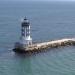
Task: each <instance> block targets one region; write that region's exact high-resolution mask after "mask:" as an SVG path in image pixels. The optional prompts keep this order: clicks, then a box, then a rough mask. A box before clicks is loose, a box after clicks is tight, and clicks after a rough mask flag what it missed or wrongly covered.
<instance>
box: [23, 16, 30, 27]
mask: <svg viewBox="0 0 75 75" xmlns="http://www.w3.org/2000/svg"><path fill="white" fill-rule="evenodd" d="M22 25H23V26H28V25H29V21H28V19H27V18H26V17H25V18H24V19H23V21H22Z"/></svg>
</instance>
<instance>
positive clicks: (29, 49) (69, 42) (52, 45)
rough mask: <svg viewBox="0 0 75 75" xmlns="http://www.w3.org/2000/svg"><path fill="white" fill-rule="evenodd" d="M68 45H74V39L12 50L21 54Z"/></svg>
mask: <svg viewBox="0 0 75 75" xmlns="http://www.w3.org/2000/svg"><path fill="white" fill-rule="evenodd" d="M68 45H75V38H71V39H61V40H54V41H49V42H44V43H36V44H32V45H30V46H27V47H25V48H21V47H20V46H18V47H17V48H14V49H13V50H14V51H15V52H23V53H24V52H39V51H43V50H44V49H47V48H57V47H60V46H68Z"/></svg>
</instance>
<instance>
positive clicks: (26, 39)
mask: <svg viewBox="0 0 75 75" xmlns="http://www.w3.org/2000/svg"><path fill="white" fill-rule="evenodd" d="M20 44H21V46H23V47H27V46H29V45H32V38H31V37H30V23H29V21H28V20H27V18H26V17H25V18H24V19H23V21H22V22H21V37H20Z"/></svg>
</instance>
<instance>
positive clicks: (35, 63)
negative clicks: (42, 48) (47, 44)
mask: <svg viewBox="0 0 75 75" xmlns="http://www.w3.org/2000/svg"><path fill="white" fill-rule="evenodd" d="M25 16H26V17H27V18H28V20H29V21H30V23H31V37H32V38H33V41H34V42H44V41H49V40H56V39H62V38H71V37H73V38H74V37H75V2H44V1H43V2H42V1H32V2H31V1H29V2H28V1H27V2H26V1H25V2H23V1H5V2H3V1H0V75H75V47H74V46H70V47H60V48H54V49H49V50H48V51H47V52H41V53H38V54H37V53H36V54H32V55H25V54H23V55H22V54H17V53H15V52H13V51H12V49H13V48H14V43H15V42H17V41H19V38H20V36H21V20H22V18H24V17H25Z"/></svg>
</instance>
